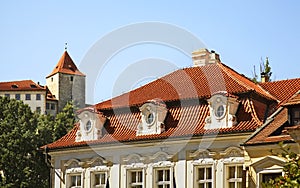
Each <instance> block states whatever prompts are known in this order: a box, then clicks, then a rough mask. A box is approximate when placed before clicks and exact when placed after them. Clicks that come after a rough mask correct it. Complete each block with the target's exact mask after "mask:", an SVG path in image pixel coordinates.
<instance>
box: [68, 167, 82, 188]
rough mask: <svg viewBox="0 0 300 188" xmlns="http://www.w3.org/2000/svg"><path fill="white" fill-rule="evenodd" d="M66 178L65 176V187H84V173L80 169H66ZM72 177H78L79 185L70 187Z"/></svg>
mask: <svg viewBox="0 0 300 188" xmlns="http://www.w3.org/2000/svg"><path fill="white" fill-rule="evenodd" d="M66 176H67V178H66V179H67V182H66V187H67V188H82V187H84V181H83V180H84V178H83V177H84V171H83V169H82V168H80V167H77V168H70V169H67V171H66ZM72 176H80V178H81V185H80V186H78V185H75V186H71V177H72Z"/></svg>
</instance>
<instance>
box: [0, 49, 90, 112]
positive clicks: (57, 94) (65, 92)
mask: <svg viewBox="0 0 300 188" xmlns="http://www.w3.org/2000/svg"><path fill="white" fill-rule="evenodd" d="M0 96H6V97H8V98H11V99H16V100H22V101H23V102H24V103H25V104H28V105H29V106H30V107H31V109H32V111H37V112H39V113H45V114H51V115H56V114H57V113H58V112H60V111H61V110H62V109H63V108H64V106H65V105H66V103H67V102H69V101H73V102H74V104H75V105H76V106H77V107H79V108H83V107H85V75H84V74H83V73H81V72H80V71H79V69H78V68H77V67H76V65H75V63H74V62H73V60H72V58H71V57H70V55H69V54H68V52H67V51H64V53H63V55H62V56H61V58H60V60H59V61H58V63H57V65H56V66H55V68H54V69H53V71H52V72H51V73H50V74H49V75H48V76H47V77H46V86H41V85H40V84H39V83H35V82H33V81H32V80H21V81H10V82H0Z"/></svg>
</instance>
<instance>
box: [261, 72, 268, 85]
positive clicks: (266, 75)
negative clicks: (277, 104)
mask: <svg viewBox="0 0 300 188" xmlns="http://www.w3.org/2000/svg"><path fill="white" fill-rule="evenodd" d="M260 79H261V83H265V82H268V81H269V79H270V78H269V76H268V74H267V73H265V72H262V73H260Z"/></svg>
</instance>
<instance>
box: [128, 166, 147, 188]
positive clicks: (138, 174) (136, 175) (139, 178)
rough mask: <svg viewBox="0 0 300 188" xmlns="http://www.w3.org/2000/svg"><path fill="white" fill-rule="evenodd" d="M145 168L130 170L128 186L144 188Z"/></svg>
mask: <svg viewBox="0 0 300 188" xmlns="http://www.w3.org/2000/svg"><path fill="white" fill-rule="evenodd" d="M143 179H144V178H143V170H140V169H137V170H130V171H128V177H127V181H128V187H129V188H142V187H143Z"/></svg>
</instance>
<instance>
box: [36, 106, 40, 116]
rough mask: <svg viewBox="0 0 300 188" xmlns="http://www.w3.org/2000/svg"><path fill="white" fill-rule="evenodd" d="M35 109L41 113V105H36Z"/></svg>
mask: <svg viewBox="0 0 300 188" xmlns="http://www.w3.org/2000/svg"><path fill="white" fill-rule="evenodd" d="M35 111H36V112H37V113H39V114H40V113H41V107H40V106H38V107H36V110H35Z"/></svg>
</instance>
